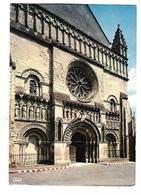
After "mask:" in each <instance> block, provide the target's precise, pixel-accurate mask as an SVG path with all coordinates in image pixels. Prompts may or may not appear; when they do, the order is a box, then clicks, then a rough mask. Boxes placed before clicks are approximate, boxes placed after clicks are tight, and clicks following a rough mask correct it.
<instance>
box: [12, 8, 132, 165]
mask: <svg viewBox="0 0 141 195" xmlns="http://www.w3.org/2000/svg"><path fill="white" fill-rule="evenodd" d="M76 18H77V19H76ZM127 83H128V58H127V45H126V41H125V39H124V37H123V33H122V31H121V29H120V26H119V25H118V27H117V29H116V32H115V36H114V39H113V43H112V44H111V43H110V42H109V41H108V39H107V37H106V35H105V34H104V32H103V30H102V28H101V27H100V25H99V23H98V22H97V20H96V18H95V16H94V15H93V13H92V12H91V10H90V8H89V7H88V6H87V5H61V4H60V5H59V4H58V5H53V4H11V6H10V112H9V119H10V120H9V121H10V124H9V126H10V128H9V130H10V132H9V140H10V141H9V147H10V150H9V151H10V158H9V160H10V164H11V165H13V166H29V165H30V166H32V165H33V164H41V163H43V164H48V163H51V164H56V163H70V162H93V163H96V162H100V161H104V160H108V159H115V158H127V159H130V153H131V151H130V150H131V149H132V147H131V145H130V137H131V136H130V135H132V125H131V122H132V115H131V109H130V106H129V103H128V94H127Z"/></svg>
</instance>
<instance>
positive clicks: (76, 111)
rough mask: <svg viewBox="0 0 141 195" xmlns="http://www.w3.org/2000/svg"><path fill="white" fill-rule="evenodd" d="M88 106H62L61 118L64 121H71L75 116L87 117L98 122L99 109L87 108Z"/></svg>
mask: <svg viewBox="0 0 141 195" xmlns="http://www.w3.org/2000/svg"><path fill="white" fill-rule="evenodd" d="M87 109H88V108H83V109H82V108H79V106H78V107H77V106H75V107H74V108H73V107H70V106H64V108H63V118H64V120H66V121H71V120H73V119H76V118H80V119H89V120H91V121H93V122H95V123H99V122H100V110H93V111H90V110H87Z"/></svg>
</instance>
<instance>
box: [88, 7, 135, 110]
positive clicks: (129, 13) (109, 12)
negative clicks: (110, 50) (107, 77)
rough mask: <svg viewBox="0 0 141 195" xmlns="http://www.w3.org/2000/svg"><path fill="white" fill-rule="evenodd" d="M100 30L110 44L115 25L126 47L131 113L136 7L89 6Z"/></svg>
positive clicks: (133, 92) (133, 104)
mask: <svg viewBox="0 0 141 195" xmlns="http://www.w3.org/2000/svg"><path fill="white" fill-rule="evenodd" d="M89 7H90V8H91V10H92V12H93V13H94V15H95V17H96V19H97V20H98V23H99V24H100V26H101V27H102V30H103V31H104V33H105V34H106V36H107V38H108V40H109V41H110V42H111V43H112V41H113V38H114V35H115V32H116V29H117V25H118V24H120V28H121V30H122V33H123V35H124V38H125V41H126V43H127V46H128V59H129V60H128V74H129V82H128V98H129V102H130V106H131V108H132V110H133V113H134V112H135V110H136V106H135V105H136V6H135V5H92V4H89Z"/></svg>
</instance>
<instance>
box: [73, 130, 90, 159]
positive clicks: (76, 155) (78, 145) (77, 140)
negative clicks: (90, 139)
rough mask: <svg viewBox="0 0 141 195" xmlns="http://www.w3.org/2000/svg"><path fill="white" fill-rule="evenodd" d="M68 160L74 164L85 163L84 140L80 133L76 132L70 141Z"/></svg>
mask: <svg viewBox="0 0 141 195" xmlns="http://www.w3.org/2000/svg"><path fill="white" fill-rule="evenodd" d="M71 141H72V142H71V145H70V159H71V161H76V162H86V158H85V152H86V151H85V150H86V140H85V136H84V135H83V134H82V133H79V132H76V133H75V134H74V135H73V136H72V139H71Z"/></svg>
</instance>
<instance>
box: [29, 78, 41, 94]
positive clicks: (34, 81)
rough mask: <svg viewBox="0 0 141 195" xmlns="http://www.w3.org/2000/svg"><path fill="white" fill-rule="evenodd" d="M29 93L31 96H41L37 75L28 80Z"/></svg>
mask: <svg viewBox="0 0 141 195" xmlns="http://www.w3.org/2000/svg"><path fill="white" fill-rule="evenodd" d="M28 91H29V93H30V94H31V95H36V96H39V95H40V81H39V79H38V77H36V76H35V75H30V76H29V78H28Z"/></svg>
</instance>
